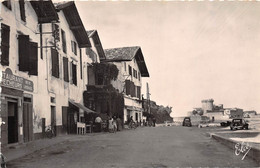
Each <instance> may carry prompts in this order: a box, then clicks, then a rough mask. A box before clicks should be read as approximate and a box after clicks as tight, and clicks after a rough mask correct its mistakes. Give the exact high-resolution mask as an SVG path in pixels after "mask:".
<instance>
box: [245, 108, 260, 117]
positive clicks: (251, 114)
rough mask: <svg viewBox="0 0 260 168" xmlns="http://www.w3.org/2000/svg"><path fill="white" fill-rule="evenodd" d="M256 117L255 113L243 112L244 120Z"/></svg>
mask: <svg viewBox="0 0 260 168" xmlns="http://www.w3.org/2000/svg"><path fill="white" fill-rule="evenodd" d="M256 115H257V113H256V111H254V110H253V111H244V117H245V118H251V117H255V116H256Z"/></svg>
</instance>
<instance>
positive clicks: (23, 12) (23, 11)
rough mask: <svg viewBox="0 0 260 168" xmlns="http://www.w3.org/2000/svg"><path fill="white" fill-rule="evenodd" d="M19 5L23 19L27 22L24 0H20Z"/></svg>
mask: <svg viewBox="0 0 260 168" xmlns="http://www.w3.org/2000/svg"><path fill="white" fill-rule="evenodd" d="M19 5H20V14H21V20H22V21H24V22H25V21H26V18H25V8H24V0H19Z"/></svg>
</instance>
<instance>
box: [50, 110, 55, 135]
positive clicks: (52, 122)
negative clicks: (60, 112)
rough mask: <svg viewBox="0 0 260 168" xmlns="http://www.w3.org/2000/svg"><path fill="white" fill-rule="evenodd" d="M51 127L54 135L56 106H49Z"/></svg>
mask: <svg viewBox="0 0 260 168" xmlns="http://www.w3.org/2000/svg"><path fill="white" fill-rule="evenodd" d="M51 128H52V129H54V130H53V131H54V135H55V136H56V107H55V106H51Z"/></svg>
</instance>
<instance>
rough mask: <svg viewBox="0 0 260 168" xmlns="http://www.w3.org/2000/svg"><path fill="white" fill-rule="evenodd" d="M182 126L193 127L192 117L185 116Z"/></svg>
mask: <svg viewBox="0 0 260 168" xmlns="http://www.w3.org/2000/svg"><path fill="white" fill-rule="evenodd" d="M182 126H188V127H191V126H192V125H191V119H190V117H185V118H184V119H183V122H182Z"/></svg>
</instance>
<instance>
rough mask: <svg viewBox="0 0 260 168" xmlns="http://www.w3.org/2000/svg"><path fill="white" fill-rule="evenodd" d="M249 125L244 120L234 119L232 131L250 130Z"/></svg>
mask: <svg viewBox="0 0 260 168" xmlns="http://www.w3.org/2000/svg"><path fill="white" fill-rule="evenodd" d="M248 126H249V125H248V123H247V122H246V121H245V120H244V119H233V120H232V122H231V124H230V129H231V130H235V129H248Z"/></svg>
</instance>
